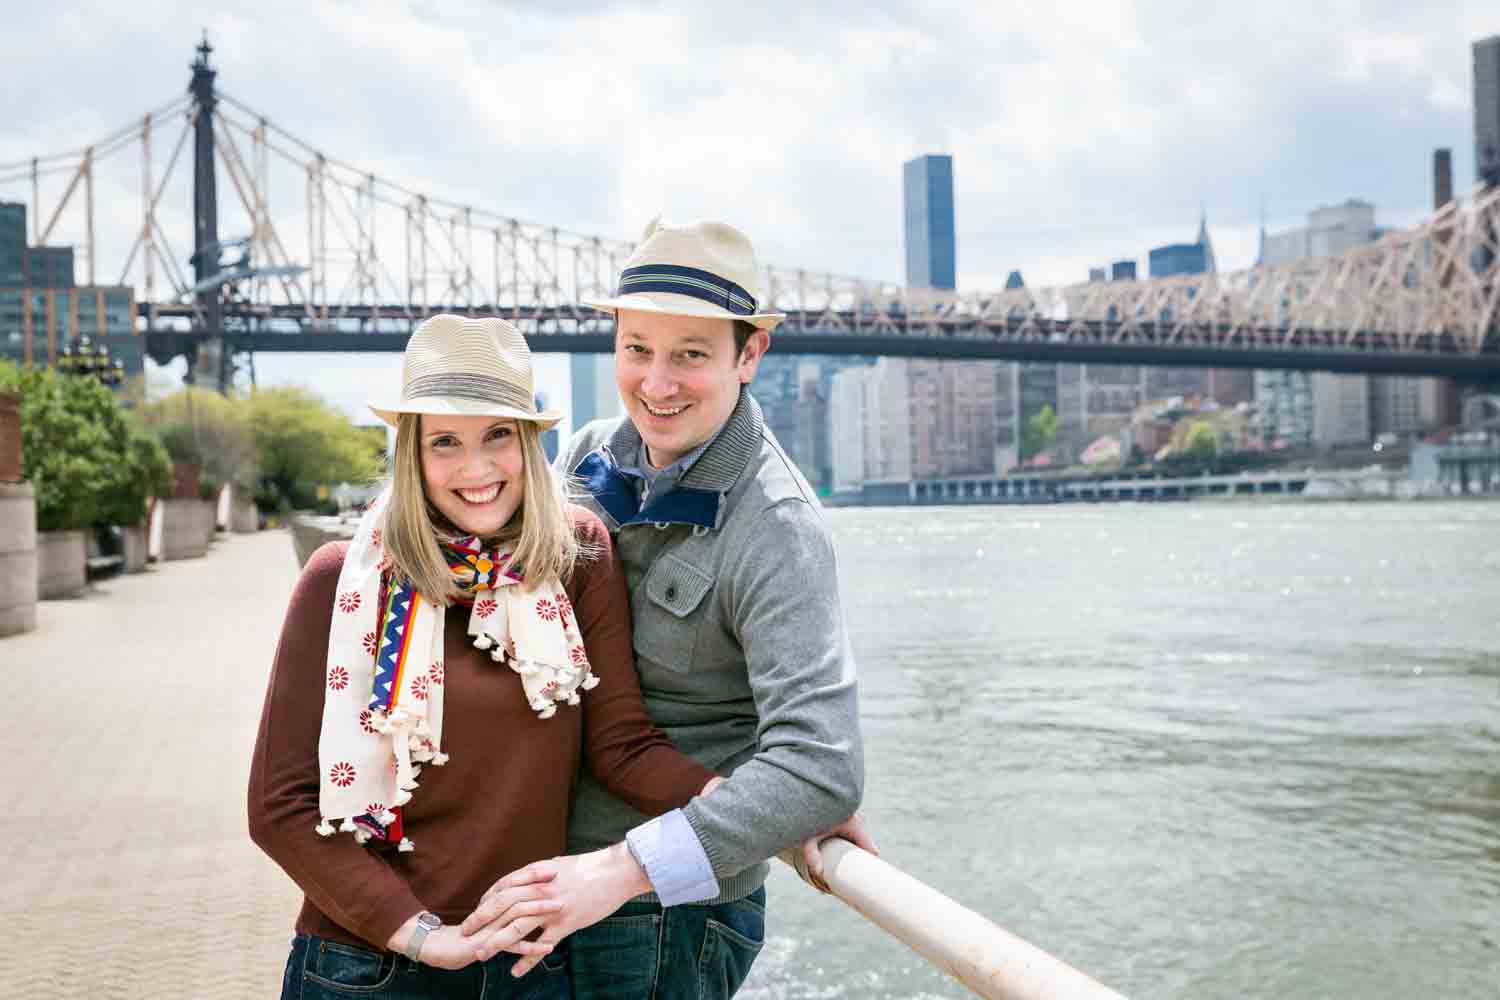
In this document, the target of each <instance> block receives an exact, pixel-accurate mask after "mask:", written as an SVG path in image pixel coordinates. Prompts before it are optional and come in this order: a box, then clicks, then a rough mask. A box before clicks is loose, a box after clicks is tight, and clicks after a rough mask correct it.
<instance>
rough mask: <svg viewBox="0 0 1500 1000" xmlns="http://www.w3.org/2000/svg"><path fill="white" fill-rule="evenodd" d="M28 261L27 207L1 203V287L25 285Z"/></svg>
mask: <svg viewBox="0 0 1500 1000" xmlns="http://www.w3.org/2000/svg"><path fill="white" fill-rule="evenodd" d="M25 261H26V206H25V205H23V204H20V203H18V202H14V201H0V285H11V286H17V285H23V284H25V278H24V276H23V271H24V268H25Z"/></svg>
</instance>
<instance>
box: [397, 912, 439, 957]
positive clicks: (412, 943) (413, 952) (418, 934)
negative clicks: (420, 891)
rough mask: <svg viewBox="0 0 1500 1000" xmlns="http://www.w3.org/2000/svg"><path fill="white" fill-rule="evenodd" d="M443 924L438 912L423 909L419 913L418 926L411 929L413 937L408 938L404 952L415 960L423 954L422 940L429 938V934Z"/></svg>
mask: <svg viewBox="0 0 1500 1000" xmlns="http://www.w3.org/2000/svg"><path fill="white" fill-rule="evenodd" d="M441 926H443V920H442V918H441V917H439V916H438V915H437V914H436V913H429V912H427V911H425V910H424V911H423V912H421V913H419V914H417V926H415V927H413V928H412V929H411V937H409V938H407V940H406V948H405V949H403V950H402V954H403V955H405V956H406V957H407V958H409V959H411V960H412V961H413V962H415V961H417V956H418V955H420V954H422V942H424V941H426V940H427V935H428V934H430V933H432V932H433V931H435V930H437V929H438V928H439V927H441Z"/></svg>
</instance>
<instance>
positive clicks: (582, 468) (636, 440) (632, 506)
mask: <svg viewBox="0 0 1500 1000" xmlns="http://www.w3.org/2000/svg"><path fill="white" fill-rule="evenodd" d="M764 436H765V418H764V417H763V416H762V415H761V411H760V404H759V403H757V402H756V401H755V397H753V396H751V395H750V392H749V389H748V388H746V387H741V389H740V400H739V403H738V404H736V405H735V408H734V412H733V413H731V414H730V415H729V419H728V420H727V421H725V423H724V426H723V427H721V428H720V429H719V432H718V434H717V435H716V436H715V437H714V438H713V439H711V440H710V441H709V442H708V443H707V444H706V445H705V446H704V448H703V450H702V453H701V454H698V455H697V456H696V457H695V456H687V457H686V458H685V459H684V461H686V462H687V467H686V469H685V470H684V471H683V473H682V477H681V478H680V479H678V480H677V484H676V485H675V486H674V487H672V488H671V489H669V490H667V491H665V492H663V493H659V494H655V495H653V496H652V497H651V500H650V502H649V503H647V504H646V505H645V507H644V508H643V507H642V506H641V502H640V497H639V494H638V493H637V492H636V489H635V483H634V482H633V481H632V479H631V477H630V475H628V474H627V473H628V472H638V469H639V467H638V466H632V467H630V468H629V469H627V468H624V467H622V466H621V465H620V463H619V461H618V460H617V459H616V457H615V456H617V455H618V456H628V458H629V459H631V460H634V461H637V462H639V461H640V460H641V457H640V456H641V448H642V443H641V435H640V432H639V431H637V430H636V428H635V425H634V424H632V423H631V422H630V420H629V418H623V419H621V420H620V425H619V426H618V427H617V428H616V429H615V431H614V432H613V433H612V434H611V435H610V437H609V440H608V441H606V442H605V443H604V444H602V445H600V446H599V447H598V448H596V449H594V450H593V451H591V452H589V454H587V455H586V456H584V458H583V460H582V461H581V462H579V463H578V465H577V466H576V467H575V468H574V470H573V474H574V475H575V476H577V477H578V478H579V479H580V480H582V482H583V485H584V488H585V489H586V490H588V492H589V494H590V495H591V496H592V497H593V498H594V500H595V501H596V502H597V503H598V504H599V507H600V508H601V509H602V510H603V511H604V512H605V513H606V514H608V515H609V517H610V518H611V519H613V520H614V522H615V526H616V527H619V526H623V525H626V524H641V523H654V524H689V525H693V526H694V527H702V528H708V529H713V528H717V527H718V524H719V518H720V516H721V513H722V508H723V495H724V494H725V493H728V492H729V489H730V488H731V487H732V486H734V484H735V482H736V481H737V480H738V479H739V477H740V473H742V472H744V471H745V466H746V465H748V464H749V462H750V459H751V457H752V456H754V455H755V454H756V452H757V451H758V450H759V449H760V444H761V439H762V438H763V437H764ZM663 471H665V470H663Z"/></svg>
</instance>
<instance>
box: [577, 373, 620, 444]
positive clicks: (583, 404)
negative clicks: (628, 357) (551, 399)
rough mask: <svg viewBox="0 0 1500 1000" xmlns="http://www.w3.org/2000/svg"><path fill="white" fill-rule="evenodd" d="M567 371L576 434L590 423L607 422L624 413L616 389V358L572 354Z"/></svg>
mask: <svg viewBox="0 0 1500 1000" xmlns="http://www.w3.org/2000/svg"><path fill="white" fill-rule="evenodd" d="M568 368H569V375H570V378H569V381H570V382H571V384H572V396H573V413H572V418H573V422H572V426H573V429H574V430H575V431H576V430H578V428H580V427H582V426H583V425H584V424H586V423H588V422H589V421H590V420H606V419H608V418H610V417H618V416H619V415H620V414H621V412H623V411H622V409H621V407H620V393H619V390H618V389H617V388H616V386H615V356H614V355H613V354H573V355H570V356H569V358H568Z"/></svg>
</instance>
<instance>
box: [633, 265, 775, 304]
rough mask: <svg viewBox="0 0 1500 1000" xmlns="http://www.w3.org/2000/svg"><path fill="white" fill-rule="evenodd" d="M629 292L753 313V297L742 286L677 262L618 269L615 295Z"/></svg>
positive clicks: (710, 272) (709, 272)
mask: <svg viewBox="0 0 1500 1000" xmlns="http://www.w3.org/2000/svg"><path fill="white" fill-rule="evenodd" d="M633 292H670V293H672V294H675V295H687V296H690V297H692V298H695V299H701V300H702V301H704V302H707V303H710V304H712V305H716V306H718V307H720V308H721V309H726V310H728V311H729V312H732V313H734V314H735V315H736V316H753V315H755V312H756V302H755V296H754V295H751V294H750V293H749V292H747V291H745V289H744V288H741V287H740V286H739V285H737V284H735V283H734V282H732V281H730V280H729V279H727V278H722V277H720V276H719V275H717V274H714V273H713V272H712V271H704V270H701V269H699V268H696V267H683V266H682V265H679V264H643V265H641V266H639V267H628V268H626V269H625V270H623V271H621V272H620V285H619V290H618V291H617V292H616V293H615V294H616V295H628V294H631V293H633Z"/></svg>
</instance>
